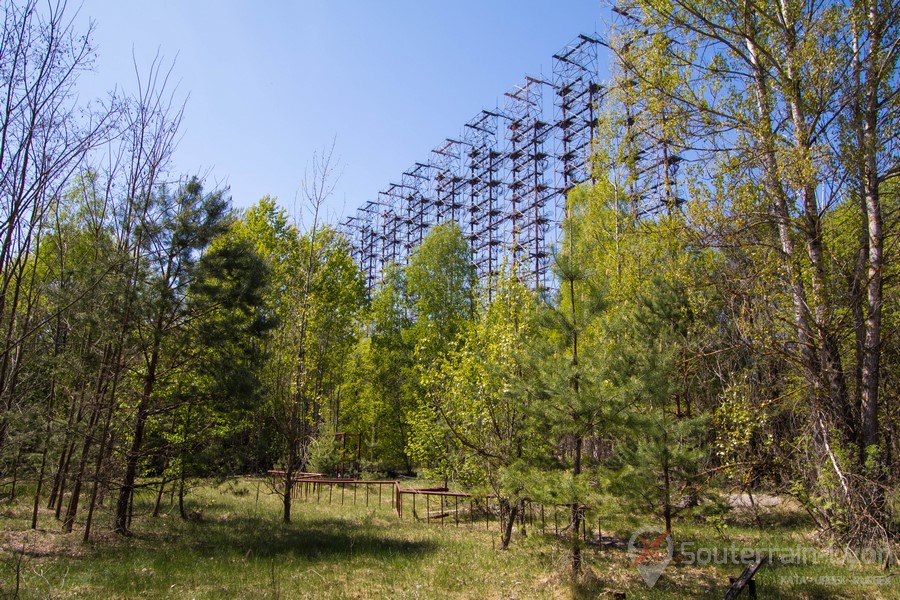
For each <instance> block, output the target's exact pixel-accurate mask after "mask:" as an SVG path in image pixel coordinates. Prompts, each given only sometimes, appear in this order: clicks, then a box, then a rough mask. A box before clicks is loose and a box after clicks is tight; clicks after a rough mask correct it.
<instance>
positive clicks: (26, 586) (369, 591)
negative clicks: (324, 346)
mask: <svg viewBox="0 0 900 600" xmlns="http://www.w3.org/2000/svg"><path fill="white" fill-rule="evenodd" d="M257 489H259V494H258V496H257ZM391 498H392V495H391V494H389V493H385V494H383V497H382V502H381V504H378V502H377V492H375V491H374V488H373V489H372V493H371V494H370V497H369V506H366V505H365V500H364V493H363V491H362V490H359V491H358V493H357V495H356V498H355V503H354V499H353V495H352V492H351V491H350V490H349V489H348V490H346V491H345V493H344V498H343V505H342V504H341V499H340V495H339V492H338V491H337V490H335V493H334V494H333V495H332V501H331V503H330V504H329V503H328V502H327V496H326V494H324V493H323V495H322V496H321V497H320V501H319V502H317V501H316V499H315V497H313V498H310V499H306V500H301V501H299V502H297V503H296V504H295V512H294V515H295V519H294V523H292V524H290V525H287V526H285V525H283V524H282V523H281V522H280V508H281V507H280V503H279V499H278V498H277V497H276V496H275V495H272V494H270V493H267V491H266V486H265V484H262V485H259V486H258V482H257V481H256V480H230V481H227V482H224V483H220V484H216V483H213V482H206V483H204V484H203V485H200V486H198V487H196V488H195V489H194V490H193V491H192V493H191V496H190V508H191V510H196V511H199V512H201V513H202V518H200V519H199V520H192V521H182V520H181V519H180V518H178V516H177V510H174V511H172V510H171V509H170V507H169V505H168V503H167V502H166V503H164V509H165V510H166V511H168V512H165V514H163V515H162V516H160V517H157V518H153V517H150V516H149V515H148V513H149V512H150V510H151V503H152V500H153V497H152V494H151V493H150V492H149V491H148V492H145V493H144V494H142V495H141V496H139V497H138V499H137V501H136V503H135V510H136V517H135V522H134V524H133V529H134V531H135V535H134V536H132V537H130V538H120V537H118V536H115V535H114V534H112V533H111V532H109V521H110V518H111V515H109V514H108V512H106V511H104V512H102V513H101V515H100V517H101V523H100V527H98V529H97V530H96V531H97V536H96V538H97V539H96V541H94V542H92V543H91V544H88V545H84V544H81V543H80V541H79V540H80V537H81V536H80V534H79V532H78V530H77V529H76V532H75V533H74V534H70V535H65V534H61V533H59V524H58V523H57V522H56V521H55V520H54V519H53V515H52V514H51V513H47V514H42V515H41V522H40V527H39V529H38V531H36V532H33V531H30V530H29V529H28V524H29V520H28V518H27V515H28V514H29V507H28V501H27V500H22V501H21V502H20V503H17V504H12V505H9V506H7V507H6V508H5V510H4V511H3V512H2V514H0V597H3V595H4V594H6V595H10V596H11V595H12V592H13V590H14V588H15V579H16V571H17V569H16V564H18V565H19V567H18V573H19V576H20V583H19V586H20V597H23V598H45V597H51V596H52V597H62V598H76V597H81V598H136V597H139V598H172V597H178V598H382V597H396V598H521V599H525V598H570V597H585V598H596V597H603V593H604V591H606V590H616V591H624V592H626V593H627V597H628V598H722V597H723V596H724V593H725V590H726V588H727V583H728V577H729V576H735V577H736V576H737V575H739V574H740V572H741V570H742V566H741V565H735V564H719V565H716V564H707V565H696V564H684V563H685V556H684V555H680V556H679V555H678V553H676V557H675V560H674V561H673V563H672V564H670V565H669V566H668V567H667V568H666V570H665V571H664V573H663V575H662V576H661V577H660V579H659V581H658V583H657V584H656V586H655V587H654V588H652V589H650V588H648V587H647V586H646V585H645V584H644V582H643V581H642V580H641V578H640V576H639V575H638V573H637V572H636V570H635V569H633V568H630V565H631V561H632V560H633V559H632V558H631V557H629V556H628V555H627V553H626V551H625V550H624V549H619V548H612V547H606V548H603V549H602V550H601V549H599V548H597V547H588V548H586V549H585V563H586V565H587V567H588V568H587V569H586V571H587V575H586V576H584V577H582V578H581V580H580V581H579V582H578V584H577V585H574V586H573V585H572V584H570V582H569V579H568V577H567V573H568V570H567V565H568V558H567V547H566V544H565V543H564V542H562V541H560V540H559V539H558V538H556V537H555V536H554V535H551V534H550V533H548V534H547V535H542V534H541V530H540V525H539V523H532V524H531V527H530V528H529V535H528V537H526V538H524V539H523V538H521V537H519V536H518V535H517V536H516V537H515V539H514V542H513V544H512V547H511V548H510V550H508V551H506V552H500V551H498V550H497V547H498V542H499V533H498V531H497V529H498V528H497V524H496V522H495V521H494V522H492V523H490V524H489V525H488V527H489V529H487V530H486V524H485V522H484V521H480V522H476V523H475V524H471V525H470V524H465V525H463V526H460V527H456V526H455V525H454V523H453V522H452V521H450V522H448V523H447V524H445V525H443V526H442V525H439V524H436V523H432V524H426V523H423V522H420V521H416V520H414V519H413V518H412V514H411V513H412V511H411V510H410V508H411V507H410V506H409V505H407V511H406V512H405V513H404V520H402V521H401V520H398V518H397V516H396V514H395V513H393V511H392V509H391V508H392V507H391ZM418 513H419V515H420V516H421V515H423V514H424V507H423V506H422V505H421V504H419V507H418ZM766 519H767V528H766V529H765V530H764V532H760V531H759V530H758V529H756V528H755V527H751V526H749V525H747V524H746V523H744V522H743V520H742V519H739V518H731V519H729V521H728V522H726V523H724V527H723V523H717V525H718V528H716V527H713V526H712V525H708V524H705V523H703V522H702V521H700V520H697V521H693V520H690V519H687V520H684V521H683V522H679V523H678V525H677V526H676V531H675V544H676V551H677V550H679V549H680V548H681V544H682V543H683V542H690V543H693V546H691V548H693V549H697V548H717V549H719V550H720V551H721V549H724V548H735V549H740V548H745V547H746V548H788V547H812V546H813V545H814V539H813V536H812V531H811V529H810V527H809V525H808V523H806V521H805V520H804V519H803V518H802V515H800V514H799V513H797V512H796V511H791V510H787V509H783V510H780V511H775V510H773V511H771V512H770V513H769V514H767V515H766ZM595 523H596V521H595ZM646 523H647V522H646V520H641V519H639V518H628V519H626V518H620V519H618V520H617V521H615V522H614V523H613V524H611V525H605V526H604V535H610V534H613V535H615V536H618V537H621V538H623V539H625V540H627V539H628V538H629V537H630V535H631V532H633V531H634V530H635V529H636V528H637V527H639V526H640V525H644V524H646ZM550 530H551V531H552V525H551V527H550ZM884 574H885V573H884V572H882V571H881V569H880V568H879V567H878V566H874V565H870V566H866V567H858V566H852V565H846V564H842V563H841V561H840V560H828V561H826V562H824V563H822V564H817V565H798V566H794V565H775V566H771V567H769V566H766V567H764V568H763V569H762V570H761V571H760V572H759V573H758V574H757V576H756V580H757V581H758V586H759V587H758V591H759V596H760V598H851V599H852V598H865V599H877V598H900V590H898V587H900V582H897V583H895V582H893V581H890V583H889V584H888V585H863V584H864V583H866V582H865V581H864V580H862V579H860V578H861V577H870V576H883V575H884ZM829 577H831V578H844V579H842V580H839V579H828V578H829ZM794 578H802V579H794Z"/></svg>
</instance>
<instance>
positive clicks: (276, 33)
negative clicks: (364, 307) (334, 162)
mask: <svg viewBox="0 0 900 600" xmlns="http://www.w3.org/2000/svg"><path fill="white" fill-rule="evenodd" d="M607 14H608V12H607V9H606V7H605V4H602V0H561V1H556V2H554V1H549V0H547V1H537V0H528V1H481V2H479V1H476V0H458V1H451V2H448V1H443V2H432V1H425V0H421V1H419V2H414V1H410V0H390V1H384V2H371V1H370V2H365V1H362V0H353V1H351V0H346V1H339V2H338V1H336V2H324V1H319V2H312V1H297V2H282V1H278V2H276V1H266V2H263V1H257V2H249V1H244V2H238V1H230V0H216V1H213V0H191V1H187V0H184V1H176V0H156V1H147V0H143V1H131V0H83V3H82V5H81V9H80V13H79V16H80V18H82V19H83V18H86V17H90V18H92V19H93V20H94V21H95V23H96V30H95V34H94V42H95V46H96V49H97V53H98V56H97V61H96V64H95V71H94V73H92V74H89V76H86V77H85V78H84V81H83V83H84V85H83V88H82V89H83V91H82V94H99V93H101V92H102V90H106V89H112V88H113V87H114V86H118V87H119V88H124V89H133V88H134V81H135V75H134V68H133V66H132V52H133V53H134V56H135V58H136V59H137V63H138V65H139V67H143V68H146V67H147V66H149V64H150V62H151V61H152V59H153V57H154V56H155V55H156V53H157V51H158V52H159V53H160V55H161V56H162V57H163V58H164V59H165V60H167V61H169V62H171V61H172V60H174V61H175V65H174V71H173V81H174V82H176V83H177V86H178V88H177V96H178V97H179V98H182V99H184V98H187V107H186V110H185V118H184V123H183V127H182V135H181V141H180V143H179V146H178V149H177V151H176V155H175V164H174V167H175V170H176V172H177V173H179V174H195V173H200V174H207V185H208V186H214V185H229V186H230V187H231V194H232V197H233V199H234V203H235V205H236V206H249V205H250V204H252V203H253V202H255V201H256V200H258V199H259V198H260V197H262V196H264V195H266V194H268V195H272V196H276V197H278V199H279V202H280V203H281V204H282V205H283V206H285V207H286V208H288V210H289V211H291V212H292V213H295V214H296V212H297V206H296V204H295V197H296V195H297V191H298V188H299V186H300V183H301V181H302V179H303V172H304V168H305V166H306V165H307V164H308V163H309V161H310V159H311V157H312V155H313V153H314V152H315V151H317V150H319V151H321V149H322V148H324V147H328V146H330V145H331V142H332V140H333V139H336V146H335V155H336V156H337V157H338V158H339V165H340V168H341V171H342V174H341V177H340V180H339V181H338V183H337V186H336V188H335V192H334V195H333V197H332V198H331V200H330V202H329V204H328V206H327V210H328V216H329V218H330V220H332V221H337V220H339V219H340V218H342V217H344V216H346V215H348V214H350V213H352V212H353V210H354V209H355V208H356V207H357V206H358V205H360V204H362V203H363V202H365V201H366V200H368V199H371V198H374V197H375V196H376V194H377V192H378V190H380V189H382V188H384V187H385V186H386V185H387V184H388V183H389V182H390V181H392V180H397V179H399V176H400V174H401V173H402V171H403V170H405V169H406V168H407V167H409V166H410V165H412V164H413V163H414V162H415V161H417V160H422V159H423V158H427V155H428V152H429V151H430V150H431V148H433V147H434V146H436V145H437V144H439V143H440V142H441V141H442V140H443V139H444V138H445V137H452V136H455V135H456V134H457V133H458V132H459V130H460V129H461V127H462V125H463V123H464V122H466V121H467V120H468V119H469V118H471V117H473V116H474V115H475V114H476V113H477V112H478V111H479V110H481V109H482V108H485V107H492V106H494V105H495V104H496V102H497V99H498V97H499V96H501V95H502V94H503V92H505V91H507V90H508V89H510V88H512V87H513V86H514V85H515V84H517V83H518V82H519V81H520V80H521V79H522V78H523V77H524V76H525V75H526V74H532V75H534V74H541V73H542V72H544V73H548V74H549V71H550V66H551V64H550V63H551V56H552V54H553V53H554V52H556V51H558V50H560V49H561V48H563V47H564V46H566V45H567V44H568V43H569V42H570V41H572V40H573V39H574V38H575V37H576V36H577V35H578V34H579V33H591V32H593V31H599V32H602V31H603V29H604V26H605V22H606V15H607Z"/></svg>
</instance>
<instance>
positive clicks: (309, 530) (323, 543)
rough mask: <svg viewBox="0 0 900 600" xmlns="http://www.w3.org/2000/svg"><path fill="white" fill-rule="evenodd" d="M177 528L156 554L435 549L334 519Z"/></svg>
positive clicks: (324, 556)
mask: <svg viewBox="0 0 900 600" xmlns="http://www.w3.org/2000/svg"><path fill="white" fill-rule="evenodd" d="M179 529H180V530H179V532H178V535H177V537H176V538H175V539H172V538H169V539H168V540H166V541H160V543H158V544H157V547H158V548H159V550H161V551H163V550H164V546H168V545H172V546H177V547H180V548H181V549H183V550H185V551H188V552H191V553H195V554H198V555H202V556H204V557H210V558H215V557H228V556H235V555H240V556H248V557H249V556H253V557H256V558H284V557H295V558H302V559H306V560H328V559H329V558H331V557H337V556H346V555H348V554H353V555H370V556H373V557H375V558H377V557H378V556H379V555H391V556H409V557H415V556H417V555H424V554H426V553H429V552H432V551H434V550H435V549H436V547H437V546H436V544H434V543H432V542H430V541H427V540H405V539H401V538H400V537H399V536H398V535H396V534H393V533H391V531H390V530H383V529H381V530H380V529H379V528H377V527H373V526H368V525H361V524H356V523H349V522H347V521H342V520H339V519H326V520H322V519H317V520H315V521H308V522H303V521H302V520H301V521H300V522H299V523H296V524H291V525H284V524H282V523H279V522H273V521H270V520H266V519H263V518H254V517H239V518H231V519H228V520H216V521H203V522H199V523H187V524H184V525H183V526H182V527H181V528H179Z"/></svg>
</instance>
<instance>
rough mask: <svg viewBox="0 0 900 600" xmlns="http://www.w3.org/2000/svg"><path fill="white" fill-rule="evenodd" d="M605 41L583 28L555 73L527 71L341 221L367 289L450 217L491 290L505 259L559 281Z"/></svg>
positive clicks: (598, 97)
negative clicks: (493, 104) (558, 253)
mask: <svg viewBox="0 0 900 600" xmlns="http://www.w3.org/2000/svg"><path fill="white" fill-rule="evenodd" d="M605 47H606V44H605V43H604V42H603V41H602V40H601V39H600V38H599V37H598V36H596V35H591V36H589V35H580V36H578V38H576V39H575V40H574V41H573V42H572V43H571V44H569V45H568V46H567V47H566V48H564V49H563V50H561V51H560V52H559V53H557V54H554V55H553V62H552V65H553V66H552V75H551V77H549V78H543V77H530V76H529V77H525V79H524V80H523V82H522V83H521V84H520V85H518V86H516V87H515V88H513V89H512V90H510V91H509V92H507V93H506V94H505V95H504V98H503V100H502V106H499V105H498V107H497V108H496V109H493V110H482V111H481V112H479V113H478V114H477V115H475V117H473V118H472V119H470V120H469V121H468V122H467V123H465V124H464V126H463V128H462V131H461V132H460V134H459V135H457V136H456V137H453V138H447V139H445V140H444V141H443V142H441V143H440V144H438V145H437V147H435V148H434V149H433V150H432V151H431V153H430V155H429V156H428V157H426V158H425V159H424V160H423V161H421V162H415V163H413V165H412V166H411V167H410V168H409V169H407V170H406V171H405V172H403V173H402V174H401V175H400V178H399V183H390V184H388V185H387V187H385V188H384V189H383V190H382V191H380V192H379V193H378V196H377V199H375V200H370V201H368V202H366V203H365V204H364V205H363V206H361V207H359V208H358V209H357V210H356V213H355V214H353V215H352V216H350V217H348V218H346V219H345V220H344V221H343V222H341V224H340V229H341V231H342V232H343V233H344V234H345V235H346V236H347V239H348V240H349V241H350V244H351V246H352V251H353V256H354V258H355V259H356V261H357V262H358V264H359V265H360V267H361V268H362V269H363V270H364V271H365V273H366V282H367V285H368V288H369V290H370V291H371V290H372V289H373V288H374V286H375V285H377V283H378V282H379V281H380V279H381V275H382V272H383V270H384V269H385V268H386V267H387V266H388V265H389V264H391V263H396V264H398V265H403V264H405V262H406V260H407V258H408V256H409V254H410V252H411V251H412V250H413V249H415V247H416V246H418V244H420V243H421V242H422V239H423V238H424V237H425V234H426V233H427V231H428V229H429V228H430V227H432V226H433V225H436V224H438V223H442V222H445V221H455V222H457V223H458V224H459V226H460V227H461V229H462V230H463V232H465V234H466V236H467V237H468V239H469V242H470V244H471V247H472V260H473V263H474V266H475V269H476V271H477V273H478V276H479V278H480V279H481V280H482V282H483V283H485V284H486V287H487V288H488V289H490V287H491V281H492V280H493V278H494V277H495V276H496V275H497V274H498V272H499V270H500V267H501V265H502V264H503V262H504V260H505V261H507V262H508V263H509V264H510V265H512V266H515V268H516V271H517V272H518V273H519V274H520V276H521V277H523V278H524V279H525V281H526V283H527V284H528V285H529V287H531V288H533V289H536V290H547V289H553V288H554V287H555V283H554V281H553V275H552V272H551V262H552V256H553V249H554V246H555V244H556V243H557V242H558V241H559V238H560V233H561V224H562V221H563V218H564V216H565V205H566V195H567V194H568V192H569V191H570V190H571V189H572V188H573V187H575V186H576V185H578V184H581V183H584V182H586V181H588V180H589V179H590V177H591V162H590V157H591V152H592V147H593V143H594V141H595V139H596V136H597V127H596V124H597V119H598V111H599V108H600V106H601V103H602V102H603V100H604V96H605V90H606V88H605V87H604V85H603V84H602V83H601V76H600V67H601V65H600V58H599V57H600V52H601V49H602V48H605ZM668 160H669V161H670V160H671V159H668ZM667 164H668V161H667Z"/></svg>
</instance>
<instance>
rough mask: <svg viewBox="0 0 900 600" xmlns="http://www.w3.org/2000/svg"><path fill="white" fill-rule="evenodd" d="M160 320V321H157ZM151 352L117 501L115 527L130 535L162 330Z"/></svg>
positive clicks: (121, 532)
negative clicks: (135, 485)
mask: <svg viewBox="0 0 900 600" xmlns="http://www.w3.org/2000/svg"><path fill="white" fill-rule="evenodd" d="M157 322H159V321H157ZM154 335H155V339H154V342H153V349H152V352H151V354H150V362H149V364H148V365H147V374H146V375H145V376H144V389H143V390H142V392H141V401H140V402H139V403H138V407H137V416H136V418H135V423H134V438H133V439H132V441H131V447H130V448H129V449H128V453H127V455H126V458H125V475H124V476H123V478H122V487H121V488H120V489H119V498H118V500H117V502H116V517H115V523H114V525H113V529H114V530H115V532H116V533H118V534H122V535H128V534H129V529H128V524H129V522H130V520H131V505H132V497H133V495H134V482H135V479H136V478H137V467H138V461H139V460H140V457H141V447H142V445H143V443H144V428H145V427H146V425H147V419H148V418H149V416H150V401H151V397H152V395H153V388H154V386H155V385H156V367H157V364H158V361H159V351H160V345H161V344H160V335H161V334H160V332H159V330H157V331H156V332H155V333H154Z"/></svg>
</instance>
